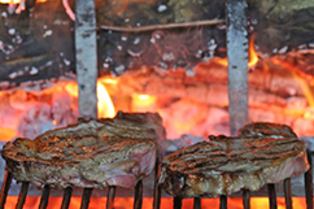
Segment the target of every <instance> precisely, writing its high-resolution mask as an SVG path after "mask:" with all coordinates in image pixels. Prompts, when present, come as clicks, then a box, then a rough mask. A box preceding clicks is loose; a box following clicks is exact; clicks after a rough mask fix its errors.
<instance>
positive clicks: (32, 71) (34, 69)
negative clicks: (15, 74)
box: [29, 66, 38, 75]
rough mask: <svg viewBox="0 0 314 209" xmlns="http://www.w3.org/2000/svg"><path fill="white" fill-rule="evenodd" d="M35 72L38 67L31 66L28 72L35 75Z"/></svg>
mask: <svg viewBox="0 0 314 209" xmlns="http://www.w3.org/2000/svg"><path fill="white" fill-rule="evenodd" d="M37 73H38V69H37V68H36V67H34V66H32V68H31V71H29V74H31V75H35V74H37Z"/></svg>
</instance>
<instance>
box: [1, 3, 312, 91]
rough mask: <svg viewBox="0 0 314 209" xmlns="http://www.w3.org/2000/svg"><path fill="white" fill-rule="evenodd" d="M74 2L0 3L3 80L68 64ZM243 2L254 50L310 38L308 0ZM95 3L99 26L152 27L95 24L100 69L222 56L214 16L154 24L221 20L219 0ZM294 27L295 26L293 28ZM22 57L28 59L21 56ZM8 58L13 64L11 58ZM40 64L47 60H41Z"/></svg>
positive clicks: (221, 30) (178, 64) (56, 73)
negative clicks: (12, 6)
mask: <svg viewBox="0 0 314 209" xmlns="http://www.w3.org/2000/svg"><path fill="white" fill-rule="evenodd" d="M73 2H74V1H70V2H69V6H68V7H67V10H66V9H65V8H64V6H63V4H62V2H61V0H57V1H46V2H44V3H36V4H35V5H29V6H26V10H24V11H21V13H20V14H12V13H9V12H8V6H7V5H3V4H0V12H1V14H2V18H3V20H4V21H2V22H1V24H0V62H1V65H3V66H4V65H5V68H6V70H1V73H3V77H2V76H1V78H2V79H5V80H6V81H8V82H9V84H8V82H6V84H7V86H6V88H10V87H12V85H13V86H18V85H20V83H22V82H25V81H38V80H39V79H40V78H44V79H45V78H51V77H57V78H58V77H60V76H62V75H66V74H67V73H69V72H73V71H74V64H73V63H74V60H75V59H74V57H75V55H74V50H73V49H74V38H73V37H74V36H73V27H74V24H73V21H72V20H71V18H70V17H69V16H68V15H67V12H66V11H68V10H69V8H72V10H73ZM272 2H273V3H272ZM276 2H277V1H276ZM248 5H249V7H248V19H249V21H250V30H251V31H254V32H257V34H258V35H257V36H256V44H257V45H258V46H259V50H261V51H263V52H265V53H268V54H272V53H273V52H275V53H276V52H278V53H279V52H287V51H290V50H292V49H294V48H296V47H298V46H299V45H303V44H310V43H311V37H313V33H314V32H313V30H312V29H311V28H312V27H311V24H312V22H313V21H312V20H313V16H312V15H311V13H313V3H312V2H311V1H309V0H307V1H302V4H298V2H289V3H287V2H286V1H284V0H280V1H279V2H277V3H276V4H275V1H267V3H265V2H260V1H256V0H249V1H248ZM96 7H97V9H96V15H97V20H98V25H99V26H101V25H105V26H119V27H120V28H121V27H122V28H124V29H130V28H129V27H141V26H145V27H146V26H149V27H150V28H152V30H151V31H146V32H138V33H136V32H132V31H130V32H118V31H113V28H111V29H110V27H108V28H107V29H105V30H103V29H101V28H102V27H100V28H99V29H98V31H97V33H98V36H99V39H98V42H97V45H98V51H97V52H98V55H99V59H98V64H99V66H100V73H99V74H100V75H104V74H108V73H112V74H115V75H121V74H123V73H125V72H126V71H127V70H128V69H138V67H139V66H154V67H156V68H158V69H164V70H168V69H169V68H173V69H176V68H182V67H184V68H186V70H187V72H188V73H190V74H193V72H192V71H191V69H193V67H195V66H196V64H197V63H199V62H202V61H204V58H206V59H207V58H208V57H209V58H212V57H213V56H225V46H226V43H225V26H224V25H223V24H221V23H220V22H217V23H218V25H208V26H199V27H190V28H189V29H187V28H184V29H181V28H175V29H167V30H164V29H162V30H161V29H160V28H158V27H154V26H156V25H160V24H168V23H174V24H181V23H185V24H187V23H191V25H194V24H193V22H198V21H200V22H202V21H208V20H212V19H217V18H220V19H224V18H225V14H224V11H225V9H224V7H225V4H224V2H223V1H197V3H196V2H193V1H186V0H181V1H174V0H170V1H167V2H161V1H153V0H151V1H142V0H133V1H125V0H120V1H99V0H97V1H96ZM30 8H31V9H30ZM282 8H285V9H282ZM13 11H14V10H13ZM11 12H12V11H11ZM195 26H196V25H195ZM300 27H301V28H302V30H299V28H300ZM157 29H158V30H157ZM286 34H289V35H288V36H287V35H286ZM44 55H49V59H48V60H47V61H46V62H40V63H37V62H36V58H37V57H38V56H44ZM50 55H51V56H50ZM22 58H23V59H29V61H32V60H33V62H34V63H33V64H31V63H30V64H26V63H25V62H21V60H20V59H22ZM14 61H15V63H16V64H14V63H12V62H14ZM6 62H11V63H10V64H8V63H6ZM38 62H39V61H38ZM17 63H19V64H18V65H17ZM47 63H49V65H48V66H45V64H47ZM33 67H35V69H38V74H36V75H35V74H31V75H29V73H28V72H32V73H33V72H34V70H32V69H34V68H33ZM17 68H19V69H18V70H17ZM41 68H43V69H42V70H40V69H41ZM21 69H22V71H24V69H26V70H25V71H26V73H24V74H23V75H20V74H19V73H18V72H19V71H20V70H21ZM15 71H16V73H17V74H18V75H19V76H18V78H15V79H14V78H10V77H9V75H11V74H12V73H13V75H14V73H15ZM35 71H36V70H35ZM11 77H12V76H11ZM13 77H14V76H13ZM2 89H3V87H2Z"/></svg>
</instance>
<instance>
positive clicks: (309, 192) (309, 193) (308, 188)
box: [304, 150, 313, 209]
mask: <svg viewBox="0 0 314 209" xmlns="http://www.w3.org/2000/svg"><path fill="white" fill-rule="evenodd" d="M307 158H308V161H309V164H310V169H309V170H308V171H307V172H306V173H305V174H304V182H305V195H306V205H307V209H313V177H312V172H313V171H312V167H313V166H312V165H313V162H312V157H311V152H310V151H309V150H307Z"/></svg>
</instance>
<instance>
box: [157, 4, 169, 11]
mask: <svg viewBox="0 0 314 209" xmlns="http://www.w3.org/2000/svg"><path fill="white" fill-rule="evenodd" d="M167 9H168V7H167V6H166V5H163V4H161V5H159V6H158V8H157V11H158V12H164V11H166V10H167Z"/></svg>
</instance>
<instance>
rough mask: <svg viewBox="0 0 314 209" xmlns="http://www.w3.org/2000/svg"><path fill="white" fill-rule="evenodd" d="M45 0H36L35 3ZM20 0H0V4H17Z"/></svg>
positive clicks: (44, 0)
mask: <svg viewBox="0 0 314 209" xmlns="http://www.w3.org/2000/svg"><path fill="white" fill-rule="evenodd" d="M46 1H47V0H36V3H44V2H46ZM20 2H21V0H0V4H19V3H20Z"/></svg>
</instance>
